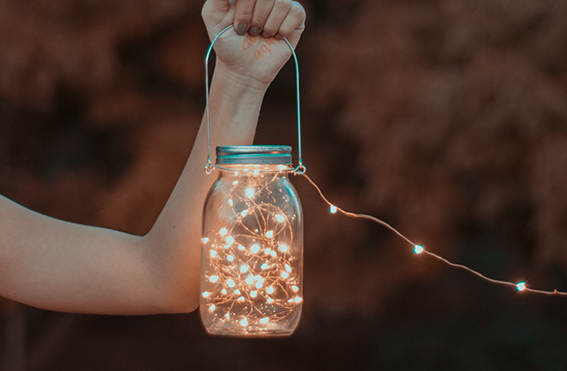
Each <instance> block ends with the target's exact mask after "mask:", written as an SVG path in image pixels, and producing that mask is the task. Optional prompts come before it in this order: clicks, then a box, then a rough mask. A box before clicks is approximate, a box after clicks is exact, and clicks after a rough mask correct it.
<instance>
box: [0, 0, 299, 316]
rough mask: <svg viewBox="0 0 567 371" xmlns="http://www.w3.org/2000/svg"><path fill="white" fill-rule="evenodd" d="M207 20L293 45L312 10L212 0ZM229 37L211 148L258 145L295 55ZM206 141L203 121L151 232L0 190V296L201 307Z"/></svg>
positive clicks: (69, 305) (89, 308)
mask: <svg viewBox="0 0 567 371" xmlns="http://www.w3.org/2000/svg"><path fill="white" fill-rule="evenodd" d="M266 9H268V11H266ZM247 14H248V15H247ZM252 15H253V17H252ZM203 18H204V20H205V24H206V25H207V29H208V31H209V35H210V36H211V37H214V36H216V35H217V34H218V33H219V32H220V31H221V30H222V29H224V28H225V27H226V26H228V25H230V24H235V30H238V29H239V28H238V27H239V26H240V29H239V30H240V31H242V30H243V26H241V24H246V27H247V28H248V29H250V27H254V26H258V27H259V28H260V29H262V30H264V31H265V35H266V36H267V33H269V34H270V35H275V34H277V33H280V34H282V35H284V36H286V37H288V38H289V39H290V41H291V42H292V44H294V45H295V44H296V43H297V42H298V40H299V37H300V35H301V32H302V30H303V27H304V20H305V15H304V12H303V9H302V8H301V6H300V5H299V4H297V3H292V2H290V1H288V0H238V1H236V3H235V2H233V1H228V0H209V1H207V2H206V4H205V7H204V9H203ZM262 19H264V21H262ZM225 35H226V37H225ZM225 35H223V36H222V37H221V39H219V41H218V42H217V45H218V47H217V46H216V47H215V49H216V52H217V64H216V71H215V74H214V76H213V80H212V83H211V90H210V104H211V146H212V148H213V149H214V147H215V146H217V145H222V144H249V143H251V142H252V140H253V137H254V132H255V130H256V123H257V119H258V115H259V111H260V107H261V103H262V99H263V97H264V93H265V91H266V89H267V87H268V85H269V83H270V82H271V81H272V79H273V78H274V77H275V75H276V74H277V72H278V71H279V69H280V68H281V66H283V64H284V63H285V61H286V60H287V59H288V58H289V48H288V46H287V44H285V43H284V42H279V43H278V42H277V41H275V39H270V41H269V44H265V43H266V42H267V41H266V40H265V39H263V38H258V40H257V42H255V43H254V47H253V48H246V49H245V48H244V47H243V46H242V45H243V44H242V43H243V40H244V39H243V37H242V36H239V35H237V34H236V32H235V31H232V30H231V31H229V32H227V33H226V34H225ZM262 44H264V45H269V48H270V52H269V53H263V56H262V57H260V58H258V55H255V54H254V51H255V50H256V49H258V48H260V47H261V45H262ZM206 146H207V142H206V128H205V127H204V122H203V123H202V124H201V129H200V131H199V134H198V136H197V139H196V142H195V145H194V147H193V150H192V153H191V155H190V157H189V160H188V162H187V165H186V167H185V169H184V171H183V173H182V175H181V177H180V179H179V182H178V184H177V185H176V187H175V189H174V191H173V193H172V195H171V197H170V199H169V200H168V202H167V204H166V206H165V207H164V209H163V211H162V213H161V214H160V216H159V218H158V220H157V221H156V223H155V225H154V226H153V228H152V229H151V231H150V232H149V233H148V234H147V235H146V236H143V237H140V236H133V235H129V234H125V233H121V232H116V231H112V230H108V229H103V228H95V227H89V226H82V225H77V224H73V223H67V222H64V221H60V220H56V219H53V218H49V217H47V216H44V215H41V214H38V213H35V212H33V211H31V210H28V209H26V208H24V207H22V206H20V205H17V204H16V203H14V202H12V201H10V200H8V199H7V198H5V197H2V196H0V296H4V297H7V298H9V299H12V300H15V301H19V302H22V303H25V304H28V305H32V306H37V307H41V308H45V309H50V310H58V311H68V312H82V313H107V314H146V313H159V312H187V311H191V310H194V309H195V308H196V307H197V305H198V291H199V273H200V229H201V214H202V206H203V202H204V198H205V195H206V192H207V190H208V188H209V187H210V185H211V183H212V182H213V181H214V179H215V175H214V174H211V175H206V174H205V173H204V171H203V168H204V165H205V163H206V158H207V155H206V154H207V147H206Z"/></svg>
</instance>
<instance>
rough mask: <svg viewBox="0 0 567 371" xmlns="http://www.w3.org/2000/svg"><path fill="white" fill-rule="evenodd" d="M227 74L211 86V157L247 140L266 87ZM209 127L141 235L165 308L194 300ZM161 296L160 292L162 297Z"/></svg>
mask: <svg viewBox="0 0 567 371" xmlns="http://www.w3.org/2000/svg"><path fill="white" fill-rule="evenodd" d="M251 84H253V83H252V82H251V81H248V80H245V79H242V78H237V77H236V76H234V75H231V74H230V73H229V72H227V71H226V70H223V68H222V66H218V65H217V71H216V72H215V75H214V77H213V81H212V84H211V89H210V95H209V101H210V121H211V122H210V133H211V156H212V157H213V160H214V150H215V148H216V146H218V145H229V144H230V145H242V144H251V143H252V141H253V139H254V133H255V131H256V124H257V121H258V115H259V112H260V107H261V103H262V99H263V96H264V92H265V89H266V87H264V86H261V85H251ZM206 162H207V131H206V121H205V118H203V121H202V123H201V128H200V130H199V133H198V135H197V138H196V140H195V144H194V146H193V150H192V152H191V156H190V157H189V160H188V162H187V165H186V166H185V169H184V170H183V173H182V175H181V177H180V179H179V182H178V183H177V185H176V187H175V189H174V191H173V193H172V195H171V197H170V199H169V200H168V202H167V204H166V205H165V207H164V209H163V211H162V213H161V214H160V216H159V218H158V220H157V221H156V223H155V225H154V227H153V228H152V230H151V231H150V233H149V234H148V235H147V236H145V237H144V243H145V244H146V249H147V254H148V255H149V261H151V262H153V263H152V269H153V270H154V271H153V273H152V275H153V276H154V277H155V278H156V283H157V284H158V287H160V288H161V289H162V290H163V292H162V294H163V296H162V298H161V301H162V302H163V303H165V305H166V306H167V308H164V309H165V310H167V311H187V310H192V309H194V308H195V307H196V306H197V303H198V292H199V274H200V248H201V247H200V239H201V217H202V208H203V203H204V200H205V197H206V194H207V191H208V189H209V188H210V186H211V184H212V183H213V182H214V180H215V179H216V174H215V173H212V174H210V175H207V174H205V172H204V167H205V165H206ZM160 296H161V295H160Z"/></svg>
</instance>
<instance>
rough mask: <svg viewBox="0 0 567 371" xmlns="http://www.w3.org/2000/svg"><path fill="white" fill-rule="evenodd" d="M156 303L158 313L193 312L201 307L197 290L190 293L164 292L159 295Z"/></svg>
mask: <svg viewBox="0 0 567 371" xmlns="http://www.w3.org/2000/svg"><path fill="white" fill-rule="evenodd" d="M157 297H158V299H157V303H156V305H155V307H156V312H157V313H169V314H183V313H191V312H193V311H195V310H196V309H197V308H198V307H199V297H198V294H197V293H196V292H195V293H194V294H190V295H188V294H187V292H184V293H177V294H174V293H167V294H164V293H162V294H161V295H158V296H157Z"/></svg>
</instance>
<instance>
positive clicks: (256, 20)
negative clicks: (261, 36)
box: [250, 15, 266, 27]
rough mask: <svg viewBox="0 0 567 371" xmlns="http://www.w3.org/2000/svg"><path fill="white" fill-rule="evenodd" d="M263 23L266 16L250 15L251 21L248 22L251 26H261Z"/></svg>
mask: <svg viewBox="0 0 567 371" xmlns="http://www.w3.org/2000/svg"><path fill="white" fill-rule="evenodd" d="M264 23H266V17H262V16H258V15H254V16H253V17H252V21H251V22H250V24H251V25H252V26H258V27H263V26H264Z"/></svg>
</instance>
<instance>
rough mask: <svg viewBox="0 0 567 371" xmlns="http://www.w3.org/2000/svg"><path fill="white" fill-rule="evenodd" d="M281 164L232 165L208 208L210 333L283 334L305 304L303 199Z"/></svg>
mask: <svg viewBox="0 0 567 371" xmlns="http://www.w3.org/2000/svg"><path fill="white" fill-rule="evenodd" d="M282 169H288V170H289V167H286V166H281V165H262V166H255V167H254V166H246V165H232V166H231V167H230V170H223V171H221V174H220V176H219V178H218V179H217V180H216V182H215V183H214V184H213V186H212V187H211V189H210V191H209V193H208V195H207V198H206V201H205V206H204V211H203V229H202V250H201V298H200V312H201V320H202V322H203V325H204V326H205V328H206V330H207V332H209V333H210V334H218V335H234V336H284V335H290V334H291V333H292V332H293V331H294V330H295V328H296V326H297V324H298V322H299V319H300V316H301V308H302V302H303V299H302V298H303V289H302V273H303V220H302V210H301V203H300V201H299V198H298V197H297V193H296V191H295V189H294V187H293V185H292V184H291V182H290V181H289V179H288V177H287V171H282Z"/></svg>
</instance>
